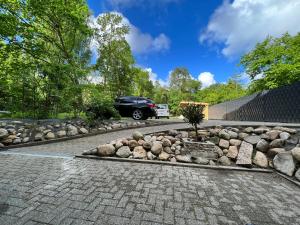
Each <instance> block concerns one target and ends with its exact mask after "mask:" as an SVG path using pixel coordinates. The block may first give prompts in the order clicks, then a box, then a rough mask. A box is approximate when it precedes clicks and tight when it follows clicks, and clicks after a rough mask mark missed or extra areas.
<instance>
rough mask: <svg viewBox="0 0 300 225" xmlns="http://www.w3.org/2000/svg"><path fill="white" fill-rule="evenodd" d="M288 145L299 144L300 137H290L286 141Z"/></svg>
mask: <svg viewBox="0 0 300 225" xmlns="http://www.w3.org/2000/svg"><path fill="white" fill-rule="evenodd" d="M285 142H286V144H288V145H297V144H298V143H299V138H298V137H291V138H290V139H288V140H286V141H285Z"/></svg>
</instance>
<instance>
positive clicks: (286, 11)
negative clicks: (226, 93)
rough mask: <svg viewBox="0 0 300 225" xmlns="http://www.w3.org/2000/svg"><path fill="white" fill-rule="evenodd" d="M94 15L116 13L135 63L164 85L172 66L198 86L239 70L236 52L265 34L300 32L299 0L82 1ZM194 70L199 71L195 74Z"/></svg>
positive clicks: (247, 49) (246, 48)
mask: <svg viewBox="0 0 300 225" xmlns="http://www.w3.org/2000/svg"><path fill="white" fill-rule="evenodd" d="M88 5H89V7H90V9H91V11H92V12H93V14H94V17H95V18H96V17H97V16H99V15H101V13H104V12H112V11H114V12H119V13H121V14H122V15H123V17H124V23H127V24H128V25H129V26H130V28H131V32H130V34H129V35H128V37H127V40H128V42H129V44H130V46H131V48H132V50H133V53H134V56H135V59H136V63H137V64H138V65H139V66H141V67H143V68H145V69H147V70H148V71H149V72H151V77H152V79H153V80H160V82H161V83H162V84H166V82H167V79H168V76H169V72H170V71H172V69H174V68H175V67H178V66H184V67H186V68H188V69H189V71H190V73H191V75H192V76H193V77H194V78H195V79H200V80H201V81H202V82H203V84H204V86H208V85H210V84H212V83H214V82H225V81H227V80H228V78H229V77H231V76H232V75H236V74H243V69H242V68H241V67H238V66H237V65H238V63H239V58H240V56H241V55H242V54H244V53H246V52H247V51H249V50H251V49H252V48H253V46H254V45H255V43H257V42H259V41H262V40H263V39H264V38H265V37H266V36H267V35H273V36H280V35H281V34H282V33H284V32H290V33H291V34H296V33H297V32H299V31H300V25H299V24H300V23H299V22H298V21H300V17H299V13H298V12H299V11H300V1H299V0H231V1H229V0H228V1H226V0H225V1H223V0H88ZM199 75H200V76H199Z"/></svg>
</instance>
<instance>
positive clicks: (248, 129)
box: [244, 127, 254, 133]
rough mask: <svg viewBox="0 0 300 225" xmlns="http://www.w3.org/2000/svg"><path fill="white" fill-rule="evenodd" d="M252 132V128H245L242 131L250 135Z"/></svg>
mask: <svg viewBox="0 0 300 225" xmlns="http://www.w3.org/2000/svg"><path fill="white" fill-rule="evenodd" d="M253 131H254V128H253V127H246V128H245V129H244V132H245V133H252V132H253Z"/></svg>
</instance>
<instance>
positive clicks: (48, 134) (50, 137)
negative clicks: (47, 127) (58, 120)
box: [45, 132, 55, 140]
mask: <svg viewBox="0 0 300 225" xmlns="http://www.w3.org/2000/svg"><path fill="white" fill-rule="evenodd" d="M45 138H46V139H48V140H51V139H55V134H54V133H53V132H48V133H47V134H46V135H45Z"/></svg>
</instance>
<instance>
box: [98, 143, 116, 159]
mask: <svg viewBox="0 0 300 225" xmlns="http://www.w3.org/2000/svg"><path fill="white" fill-rule="evenodd" d="M115 151H116V149H115V147H114V146H113V145H112V144H105V145H100V146H98V148H97V154H98V155H99V156H113V155H114V154H115Z"/></svg>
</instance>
